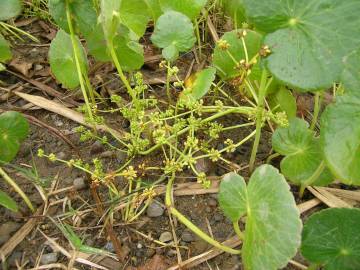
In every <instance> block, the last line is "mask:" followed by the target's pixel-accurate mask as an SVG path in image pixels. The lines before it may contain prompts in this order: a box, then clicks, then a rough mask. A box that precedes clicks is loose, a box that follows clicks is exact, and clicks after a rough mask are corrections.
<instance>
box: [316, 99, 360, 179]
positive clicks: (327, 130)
mask: <svg viewBox="0 0 360 270" xmlns="http://www.w3.org/2000/svg"><path fill="white" fill-rule="evenodd" d="M355 93H356V92H355ZM357 93H358V94H354V93H353V92H352V93H351V94H347V95H345V96H342V97H341V96H340V97H337V99H336V103H335V104H331V105H329V106H328V107H327V108H326V110H325V112H324V113H323V114H322V116H321V144H322V148H323V151H324V154H325V160H326V163H327V165H328V167H329V169H330V170H331V171H332V173H333V174H334V175H335V176H337V177H338V178H339V179H340V180H341V181H342V182H344V183H346V184H349V185H351V184H355V185H360V92H357Z"/></svg>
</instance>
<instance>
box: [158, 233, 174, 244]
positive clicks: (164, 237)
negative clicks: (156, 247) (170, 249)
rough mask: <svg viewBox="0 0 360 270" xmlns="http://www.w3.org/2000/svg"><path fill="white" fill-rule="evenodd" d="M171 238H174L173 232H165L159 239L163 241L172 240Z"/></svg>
mask: <svg viewBox="0 0 360 270" xmlns="http://www.w3.org/2000/svg"><path fill="white" fill-rule="evenodd" d="M171 240H173V235H172V233H171V232H163V233H162V234H161V235H160V237H159V241H160V242H163V243H166V242H170V241H171Z"/></svg>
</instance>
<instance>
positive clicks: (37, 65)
mask: <svg viewBox="0 0 360 270" xmlns="http://www.w3.org/2000/svg"><path fill="white" fill-rule="evenodd" d="M43 68H44V67H43V66H42V65H40V64H36V65H35V67H34V70H35V71H39V70H42V69H43Z"/></svg>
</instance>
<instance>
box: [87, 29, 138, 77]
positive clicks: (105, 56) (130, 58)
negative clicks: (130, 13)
mask: <svg viewBox="0 0 360 270" xmlns="http://www.w3.org/2000/svg"><path fill="white" fill-rule="evenodd" d="M138 39H139V38H138V37H137V35H136V34H134V33H132V32H131V31H130V30H129V29H127V28H126V27H125V26H124V25H120V26H119V27H118V29H117V32H116V35H114V38H113V44H114V50H115V53H116V55H117V57H118V60H119V63H120V65H121V67H122V69H123V70H124V71H133V70H137V69H139V68H141V66H142V65H143V64H144V49H143V46H142V45H140V44H139V42H138ZM87 45H88V48H89V53H90V54H91V55H92V56H94V57H95V59H96V60H97V61H102V62H110V61H112V58H111V56H110V52H109V49H108V46H107V42H106V38H105V35H104V31H103V29H102V26H101V25H100V24H98V25H97V27H96V28H95V30H94V32H93V33H91V34H90V35H89V37H88V38H87Z"/></svg>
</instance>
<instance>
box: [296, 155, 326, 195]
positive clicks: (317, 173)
mask: <svg viewBox="0 0 360 270" xmlns="http://www.w3.org/2000/svg"><path fill="white" fill-rule="evenodd" d="M325 168H326V166H325V162H324V161H321V163H320V165H319V166H318V167H317V169H316V171H315V172H314V173H313V174H312V175H311V176H310V177H309V178H308V179H306V180H305V181H304V182H303V183H302V184H301V186H300V192H299V196H300V198H302V197H303V195H304V191H305V189H306V187H308V186H311V185H312V184H313V183H314V182H315V181H316V180H317V179H318V178H319V176H320V175H321V174H322V172H323V171H324V169H325Z"/></svg>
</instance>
